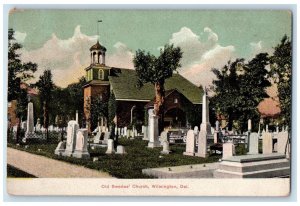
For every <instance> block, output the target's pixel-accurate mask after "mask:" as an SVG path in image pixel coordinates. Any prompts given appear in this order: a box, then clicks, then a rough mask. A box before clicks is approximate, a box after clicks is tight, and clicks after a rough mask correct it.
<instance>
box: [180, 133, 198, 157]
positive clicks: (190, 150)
mask: <svg viewBox="0 0 300 206" xmlns="http://www.w3.org/2000/svg"><path fill="white" fill-rule="evenodd" d="M196 137H198V136H195V133H194V130H191V129H190V130H189V131H188V132H187V135H186V145H185V152H184V153H183V155H188V156H195V146H196V144H195V138H196Z"/></svg>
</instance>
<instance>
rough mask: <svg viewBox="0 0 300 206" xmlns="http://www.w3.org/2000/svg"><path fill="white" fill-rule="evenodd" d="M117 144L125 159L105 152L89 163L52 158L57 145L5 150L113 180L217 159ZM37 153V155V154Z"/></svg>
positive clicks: (131, 143)
mask: <svg viewBox="0 0 300 206" xmlns="http://www.w3.org/2000/svg"><path fill="white" fill-rule="evenodd" d="M119 144H120V145H123V146H125V150H126V152H127V154H126V155H117V154H113V155H106V154H105V152H106V148H99V149H95V150H91V149H90V148H89V152H90V155H91V158H90V160H81V159H76V158H71V157H61V156H57V155H55V154H54V150H55V148H56V146H57V143H55V144H54V143H48V144H47V143H35V144H30V145H29V147H28V148H25V146H24V145H20V146H16V145H15V144H11V143H9V144H8V146H9V147H12V148H16V149H19V150H24V151H27V152H30V153H34V154H38V155H43V156H46V157H49V158H53V159H57V160H62V161H66V162H70V163H73V164H78V165H83V166H85V167H87V168H91V169H96V170H101V171H104V172H108V173H109V174H111V175H112V176H114V177H117V178H126V179H130V178H151V177H149V176H145V175H143V174H142V169H145V168H155V167H168V166H178V165H188V164H201V163H210V162H216V161H218V160H219V159H220V158H221V155H211V156H209V157H208V158H200V157H190V156H184V155H182V153H183V152H184V151H185V145H170V149H171V151H172V153H170V154H169V155H161V154H160V151H161V150H162V148H154V149H149V148H146V146H147V144H148V142H147V141H143V140H141V139H134V140H128V139H126V138H120V139H119ZM38 149H41V151H38ZM93 157H99V161H96V162H93V161H92V158H93Z"/></svg>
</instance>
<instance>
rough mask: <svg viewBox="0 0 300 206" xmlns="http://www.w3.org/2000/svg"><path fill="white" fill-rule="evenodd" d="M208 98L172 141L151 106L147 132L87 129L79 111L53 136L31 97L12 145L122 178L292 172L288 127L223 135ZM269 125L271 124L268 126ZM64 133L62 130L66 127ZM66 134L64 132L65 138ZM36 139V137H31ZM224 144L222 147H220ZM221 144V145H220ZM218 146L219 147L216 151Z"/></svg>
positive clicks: (255, 175) (265, 175)
mask: <svg viewBox="0 0 300 206" xmlns="http://www.w3.org/2000/svg"><path fill="white" fill-rule="evenodd" d="M208 108H209V100H208V97H207V94H206V92H204V95H203V107H202V114H203V115H202V122H201V124H200V125H199V128H200V131H199V130H198V127H197V126H196V127H195V128H194V129H189V130H187V132H186V134H185V137H184V138H182V143H171V142H170V134H169V132H168V131H167V130H164V131H162V132H161V134H160V135H158V121H157V118H158V117H157V116H156V115H155V114H154V112H153V109H149V111H148V113H149V116H148V118H149V121H148V123H149V126H144V127H143V130H144V132H145V131H147V132H145V133H147V135H145V134H139V133H137V131H133V132H128V131H129V130H128V129H127V128H126V127H125V128H115V132H116V134H120V136H119V137H118V138H117V139H116V138H111V135H110V132H109V131H108V129H107V128H101V127H100V126H99V127H98V128H97V130H95V131H94V134H92V135H88V130H87V129H86V128H80V127H79V124H78V117H77V115H76V118H75V120H71V121H69V122H68V125H67V128H66V129H65V131H66V132H65V133H64V134H62V133H63V131H64V130H63V129H59V128H57V127H54V126H50V129H49V130H50V134H51V135H50V137H51V138H50V139H47V140H46V139H45V132H41V133H39V132H38V130H37V128H38V126H39V125H38V124H39V122H38V123H37V125H36V126H34V125H33V118H34V111H33V107H32V102H29V103H28V110H27V111H28V115H27V117H28V121H27V123H26V131H25V133H24V134H25V137H24V138H23V139H22V142H21V143H20V144H14V142H15V140H16V139H15V135H16V134H15V133H14V132H13V131H12V132H11V133H10V136H9V138H11V139H9V143H8V146H9V147H12V148H15V149H18V150H23V151H26V152H30V153H33V154H37V155H42V156H46V157H49V158H53V159H57V160H61V161H66V162H69V163H72V164H77V165H82V166H85V167H87V168H91V169H96V170H99V171H104V172H108V173H109V174H111V175H113V176H115V177H118V178H270V177H288V176H289V175H290V161H289V155H290V145H289V141H288V132H287V131H286V128H283V129H282V131H279V128H277V129H276V131H275V132H270V131H268V130H265V129H263V131H259V132H258V133H255V132H251V124H252V123H251V120H249V121H248V132H247V133H245V134H240V135H239V134H234V135H232V136H230V135H227V136H226V137H225V135H223V133H222V131H221V129H220V126H219V122H216V128H214V129H213V132H214V133H212V129H211V128H212V127H211V125H210V121H209V109H208ZM266 129H267V128H266ZM60 131H61V132H62V133H61V132H60ZM62 135H63V136H64V137H63V138H62ZM32 139H34V140H35V141H32ZM217 147H219V148H217ZM216 148H217V149H216ZM214 150H215V151H214Z"/></svg>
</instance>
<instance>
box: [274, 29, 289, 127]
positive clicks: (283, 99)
mask: <svg viewBox="0 0 300 206" xmlns="http://www.w3.org/2000/svg"><path fill="white" fill-rule="evenodd" d="M271 76H272V78H273V80H274V81H275V83H276V84H277V88H278V97H279V102H280V109H281V117H282V120H283V121H282V122H283V124H287V125H289V128H291V99H292V44H291V41H290V40H289V38H288V37H287V36H286V35H285V36H284V37H283V38H282V40H281V42H280V44H278V45H277V46H276V47H275V51H274V54H273V56H272V57H271Z"/></svg>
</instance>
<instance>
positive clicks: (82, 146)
mask: <svg viewBox="0 0 300 206" xmlns="http://www.w3.org/2000/svg"><path fill="white" fill-rule="evenodd" d="M87 142H88V130H87V129H78V130H77V135H76V146H75V151H74V153H73V157H76V158H85V159H87V158H89V157H90V154H89V152H88V150H87Z"/></svg>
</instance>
